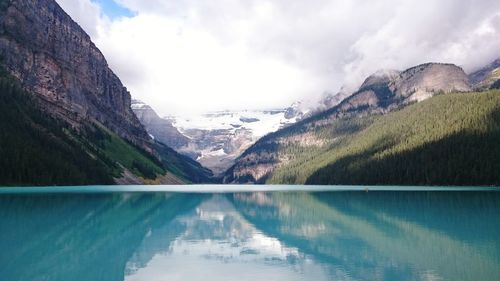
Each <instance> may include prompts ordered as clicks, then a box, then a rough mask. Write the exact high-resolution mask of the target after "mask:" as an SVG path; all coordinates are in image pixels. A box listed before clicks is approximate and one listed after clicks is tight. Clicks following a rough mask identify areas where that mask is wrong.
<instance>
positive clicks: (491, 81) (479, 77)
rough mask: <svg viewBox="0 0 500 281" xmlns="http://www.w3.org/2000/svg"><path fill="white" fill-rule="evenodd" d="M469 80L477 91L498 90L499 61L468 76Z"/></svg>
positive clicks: (499, 80) (499, 83)
mask: <svg viewBox="0 0 500 281" xmlns="http://www.w3.org/2000/svg"><path fill="white" fill-rule="evenodd" d="M469 80H470V82H471V84H472V85H473V86H474V88H475V89H478V90H485V89H490V88H496V89H498V88H500V59H497V60H495V61H493V62H492V63H490V64H489V65H487V66H485V67H482V68H480V69H478V70H476V71H475V72H473V73H471V74H469Z"/></svg>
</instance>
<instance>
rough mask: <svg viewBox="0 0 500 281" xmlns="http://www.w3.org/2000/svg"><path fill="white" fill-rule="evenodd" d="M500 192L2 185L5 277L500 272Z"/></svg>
mask: <svg viewBox="0 0 500 281" xmlns="http://www.w3.org/2000/svg"><path fill="white" fill-rule="evenodd" d="M498 214H500V193H496V192H369V193H365V192H316V193H307V192H255V193H234V194H232V193H228V194H184V193H152V194H140V193H139V194H126V193H124V194H109V195H106V194H100V195H95V194H94V195H92V194H87V195H75V194H74V195H2V196H0V229H1V232H0V249H1V252H0V264H1V265H2V266H1V267H0V280H12V281H15V280H148V281H154V280H239V281H243V280H259V279H260V280H315V281H316V280H318V281H320V280H500V247H499V242H500V220H498Z"/></svg>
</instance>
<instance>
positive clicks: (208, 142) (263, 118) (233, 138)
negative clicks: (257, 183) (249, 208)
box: [165, 109, 299, 174]
mask: <svg viewBox="0 0 500 281" xmlns="http://www.w3.org/2000/svg"><path fill="white" fill-rule="evenodd" d="M285 115H286V110H285V109H280V110H263V111H256V110H252V111H251V110H244V111H219V112H212V113H207V114H202V115H197V116H189V117H180V116H168V117H165V119H167V120H169V121H171V122H172V125H173V126H174V127H176V128H177V129H178V130H179V131H180V132H181V133H182V134H183V135H184V136H187V137H188V138H189V141H188V144H187V145H185V146H183V147H180V148H177V150H178V151H179V152H180V153H183V154H186V155H188V156H190V157H192V158H193V159H196V160H197V161H198V162H200V163H201V164H202V165H204V166H205V167H207V168H210V169H211V170H212V171H214V173H215V174H218V173H222V172H224V171H225V170H226V169H228V168H229V167H230V166H231V165H233V163H234V160H235V159H236V158H237V157H238V156H239V155H240V154H241V153H242V152H243V151H244V150H245V149H247V148H248V147H250V145H252V144H253V143H255V142H256V141H257V140H258V139H259V138H261V137H262V136H264V135H266V134H268V133H271V132H274V131H277V130H278V129H280V128H283V127H284V126H286V125H288V124H292V123H295V122H296V121H297V120H298V119H299V117H298V116H295V117H291V118H287V117H289V116H285Z"/></svg>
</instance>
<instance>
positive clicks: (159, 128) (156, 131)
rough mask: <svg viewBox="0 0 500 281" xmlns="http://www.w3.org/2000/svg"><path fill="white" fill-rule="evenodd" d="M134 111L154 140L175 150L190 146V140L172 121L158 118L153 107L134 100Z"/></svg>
mask: <svg viewBox="0 0 500 281" xmlns="http://www.w3.org/2000/svg"><path fill="white" fill-rule="evenodd" d="M132 110H133V111H134V113H135V115H136V116H137V118H139V121H140V122H141V123H142V124H143V125H144V127H145V129H146V131H147V132H148V133H149V134H150V135H151V136H152V137H153V138H154V139H156V140H158V141H160V142H162V143H164V144H166V145H168V146H170V147H172V148H174V149H178V148H180V147H183V146H185V145H187V144H188V142H189V138H187V137H186V136H184V135H183V134H182V133H181V132H179V130H177V128H176V127H174V126H173V125H172V122H171V121H170V120H168V119H165V118H161V117H160V116H158V114H157V113H156V112H155V111H154V110H153V108H151V106H149V105H147V104H145V103H143V102H141V101H139V100H132Z"/></svg>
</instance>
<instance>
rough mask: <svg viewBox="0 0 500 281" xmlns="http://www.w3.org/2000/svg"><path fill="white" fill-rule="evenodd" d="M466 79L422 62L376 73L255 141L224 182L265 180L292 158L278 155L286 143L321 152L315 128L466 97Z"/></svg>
mask: <svg viewBox="0 0 500 281" xmlns="http://www.w3.org/2000/svg"><path fill="white" fill-rule="evenodd" d="M468 80H469V79H468V77H467V75H466V74H465V73H464V71H463V70H462V69H461V68H460V67H458V66H455V65H452V64H440V63H428V64H422V65H419V66H416V67H412V68H410V69H407V70H405V71H402V72H399V71H395V70H383V71H378V72H376V73H374V74H373V75H371V76H369V77H368V78H366V80H365V81H364V82H363V84H362V85H361V86H360V87H359V89H358V91H356V92H354V93H352V94H351V95H350V96H349V97H347V98H345V99H344V100H343V101H341V102H340V103H339V104H338V105H336V106H334V107H332V108H331V109H329V110H327V111H324V112H320V113H318V114H315V115H313V116H311V117H309V118H306V119H304V120H302V121H300V122H298V123H297V124H295V125H292V126H290V127H287V128H284V129H282V130H279V131H277V132H275V133H273V134H270V135H268V136H266V137H264V138H262V139H261V140H259V141H258V142H257V143H255V144H254V145H253V146H252V147H250V148H249V149H248V150H247V151H245V152H244V153H243V154H242V156H241V157H239V158H238V159H237V162H236V164H235V165H233V166H232V167H231V168H230V169H229V170H228V171H227V173H226V175H225V181H226V182H240V183H241V182H243V183H246V182H262V181H265V180H266V179H267V177H268V176H269V175H270V174H271V173H272V172H273V171H274V170H275V169H276V167H278V166H280V165H283V164H284V163H288V162H289V161H291V158H293V153H292V154H286V153H285V154H283V153H278V151H283V149H284V147H288V146H290V144H297V145H300V146H302V147H322V146H324V145H326V144H328V143H329V142H330V139H327V138H326V137H325V136H318V135H317V134H315V130H316V128H318V127H322V126H323V127H324V126H327V125H329V124H331V123H332V122H333V121H334V120H337V119H340V118H349V117H352V116H359V117H362V116H367V115H372V114H385V113H388V112H391V111H393V110H395V109H399V108H401V107H404V106H406V105H409V104H412V103H415V102H420V101H423V100H425V99H428V98H430V97H432V96H434V95H437V94H441V93H451V92H468V91H471V86H470V85H469V82H468ZM355 128H356V126H355V127H353V128H346V129H345V130H347V131H349V130H354V129H355Z"/></svg>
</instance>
